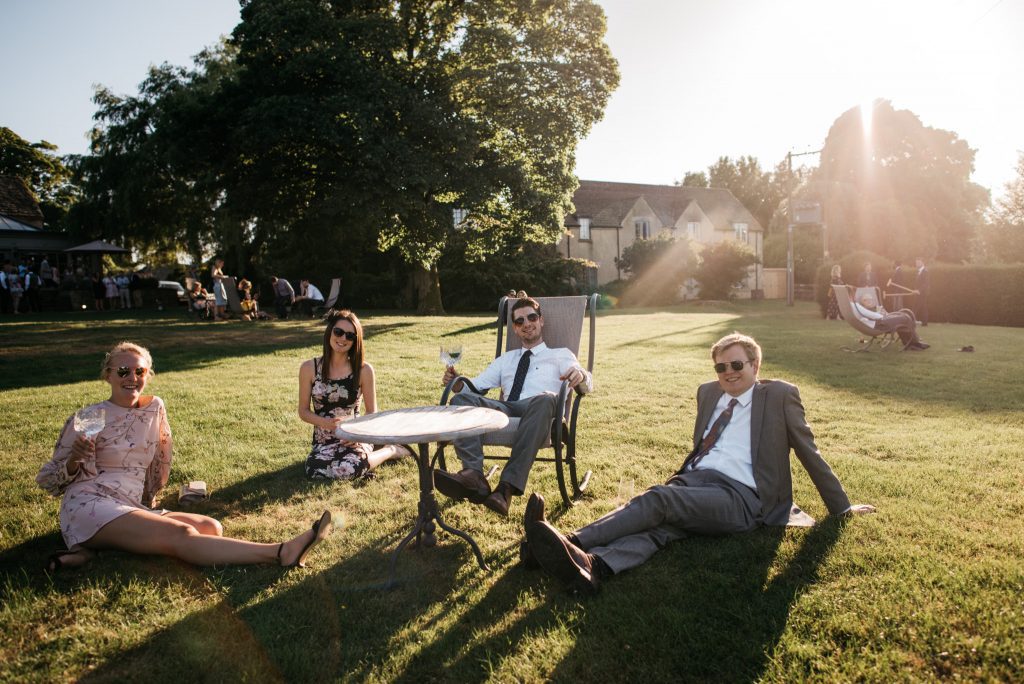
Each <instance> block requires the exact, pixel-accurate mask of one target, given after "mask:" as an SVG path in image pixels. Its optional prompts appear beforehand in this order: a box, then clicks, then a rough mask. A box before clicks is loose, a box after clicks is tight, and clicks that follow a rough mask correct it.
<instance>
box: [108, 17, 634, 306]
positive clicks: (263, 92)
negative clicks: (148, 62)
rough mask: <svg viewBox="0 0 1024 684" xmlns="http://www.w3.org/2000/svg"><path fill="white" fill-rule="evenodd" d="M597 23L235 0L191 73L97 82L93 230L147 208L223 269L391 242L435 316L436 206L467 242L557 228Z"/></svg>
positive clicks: (605, 66)
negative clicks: (238, 7) (219, 35)
mask: <svg viewBox="0 0 1024 684" xmlns="http://www.w3.org/2000/svg"><path fill="white" fill-rule="evenodd" d="M604 32H605V21H604V15H603V13H602V12H601V9H600V7H599V6H597V5H596V4H595V3H593V2H590V1H589V0H551V1H549V2H545V3H542V4H539V5H537V6H535V7H530V8H526V7H524V6H523V5H522V4H521V3H520V2H518V0H501V1H498V2H485V3H481V2H468V3H441V2H408V3H370V4H365V3H364V4H356V5H352V4H346V3H324V2H320V0H291V1H290V2H279V1H277V0H250V1H247V2H244V3H243V7H242V21H241V23H240V24H239V25H238V26H237V27H236V28H235V31H234V33H233V35H232V38H231V40H230V43H229V45H228V46H226V47H224V48H222V49H221V50H219V51H217V52H212V53H208V54H205V55H201V56H200V58H199V59H197V68H196V69H195V70H192V71H187V70H182V69H175V68H173V67H169V66H166V65H165V66H164V67H161V68H159V69H154V70H153V71H152V72H151V75H150V78H149V79H147V81H146V82H145V83H144V84H143V87H142V88H141V89H140V95H139V97H138V98H123V99H122V98H115V97H112V96H110V95H109V93H106V92H103V91H101V92H100V93H98V95H97V103H98V104H100V105H101V111H100V113H99V119H100V121H101V127H100V129H99V130H98V132H97V145H98V149H97V154H101V155H102V156H103V158H104V160H105V162H107V163H104V164H102V165H101V166H100V168H99V169H98V170H97V171H96V173H95V174H94V175H95V176H96V178H97V184H96V186H95V191H94V192H93V193H92V195H93V197H94V198H95V199H96V203H97V204H98V205H99V207H98V208H99V210H101V211H105V212H106V213H107V214H109V215H110V216H111V220H110V221H109V225H114V224H115V221H114V220H113V218H114V217H115V216H116V215H118V214H121V213H128V214H130V215H131V217H132V219H133V220H135V221H140V222H152V221H154V220H156V221H158V222H159V224H160V228H159V229H158V230H157V231H155V234H156V235H161V236H176V237H177V238H179V239H181V240H182V241H184V242H187V243H188V244H189V245H193V244H196V243H202V244H213V245H215V246H216V247H217V248H218V250H219V251H222V252H225V253H227V254H228V255H229V256H228V263H229V266H230V265H231V263H232V258H231V255H232V254H234V255H236V258H235V259H234V261H235V262H236V263H237V264H238V269H239V270H243V266H244V265H245V264H247V263H248V262H249V261H250V260H253V259H258V260H260V261H262V262H264V263H269V264H271V265H272V267H273V266H274V265H275V262H276V261H277V260H278V259H284V255H288V256H287V258H288V260H301V261H303V262H304V263H305V264H306V267H307V268H309V269H312V270H314V271H318V270H323V268H324V267H325V266H326V264H325V259H329V258H330V256H329V251H330V250H325V249H324V245H325V244H326V245H338V244H344V245H345V246H346V248H347V249H349V250H351V251H352V252H355V253H356V258H358V257H359V256H360V255H362V254H365V253H366V252H367V251H369V250H374V249H378V248H379V249H380V250H382V251H386V250H394V251H396V252H397V253H400V254H401V255H402V256H403V257H404V259H405V260H406V261H407V262H408V263H409V264H410V265H411V268H410V269H407V270H408V272H409V273H410V275H411V276H412V280H413V281H414V283H413V287H414V289H415V290H416V291H418V292H419V295H420V298H421V301H420V307H421V310H424V311H425V310H427V309H428V308H429V309H430V310H437V309H438V307H439V306H440V299H439V295H438V291H437V286H438V271H437V267H436V264H437V263H438V260H439V258H440V256H441V255H442V254H443V253H444V250H445V249H446V246H447V244H448V240H449V238H450V236H451V233H452V211H453V209H464V210H467V211H469V212H470V218H469V220H468V223H469V224H472V225H474V226H475V227H476V228H475V234H476V235H478V236H480V237H481V241H480V244H479V245H478V246H477V248H476V249H477V250H478V251H480V252H486V251H487V246H488V243H490V242H491V241H492V237H491V234H492V233H496V232H497V233H503V234H505V238H506V240H505V241H506V242H507V240H508V239H514V240H515V241H516V242H518V243H519V244H522V243H524V242H553V241H554V239H555V237H556V236H557V234H558V233H559V231H560V230H561V226H562V223H563V215H564V212H565V211H566V210H567V209H568V207H569V202H570V199H571V195H572V191H573V190H574V188H575V187H576V178H575V176H574V175H573V166H574V151H575V148H576V144H577V143H578V142H579V140H580V139H582V137H583V136H585V135H586V134H587V132H588V131H589V130H590V128H591V127H592V126H593V124H594V123H595V122H596V121H597V120H598V119H599V118H600V117H601V115H602V112H603V110H604V107H605V105H606V104H607V101H608V97H609V96H610V94H611V92H612V91H613V90H614V89H615V87H616V86H617V84H618V73H617V67H616V63H615V60H614V59H613V58H612V56H611V53H610V52H609V50H608V47H607V45H605V43H604V41H603V37H604ZM162 141H174V142H175V145H165V144H163V142H162ZM104 185H107V186H108V187H109V186H110V185H114V186H127V188H128V189H129V190H134V189H136V188H137V189H138V191H137V192H129V193H128V195H127V197H129V198H132V197H136V198H138V203H137V204H138V205H139V207H141V208H144V209H146V210H145V211H137V208H133V207H131V206H125V205H124V201H123V200H122V199H121V198H123V197H125V196H126V195H125V194H124V193H114V194H113V197H114V200H113V201H114V202H115V203H121V206H105V205H104V204H103V201H102V200H103V198H104V197H107V196H108V195H104V194H103V193H102V192H101V190H102V189H103V186H104ZM179 197H180V198H182V199H181V200H180V199H178V198H179ZM162 200H166V202H167V203H166V204H165V203H162ZM182 200H184V201H182ZM192 200H194V201H195V203H196V205H197V207H196V208H197V209H198V210H199V211H197V212H193V211H192V207H190V206H189V204H188V203H189V202H190V201H192ZM133 230H134V229H133ZM203 238H207V239H205V240H204V239H203Z"/></svg>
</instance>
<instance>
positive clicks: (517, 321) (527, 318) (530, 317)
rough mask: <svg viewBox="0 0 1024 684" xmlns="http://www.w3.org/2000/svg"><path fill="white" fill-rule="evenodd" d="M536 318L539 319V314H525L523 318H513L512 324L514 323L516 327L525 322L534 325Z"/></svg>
mask: <svg viewBox="0 0 1024 684" xmlns="http://www.w3.org/2000/svg"><path fill="white" fill-rule="evenodd" d="M538 318H540V314H539V313H532V314H526V316H525V317H524V316H520V317H519V318H513V319H512V322H513V323H515V324H516V325H522V324H523V323H525V322H526V321H530V322H531V323H536V322H537V319H538Z"/></svg>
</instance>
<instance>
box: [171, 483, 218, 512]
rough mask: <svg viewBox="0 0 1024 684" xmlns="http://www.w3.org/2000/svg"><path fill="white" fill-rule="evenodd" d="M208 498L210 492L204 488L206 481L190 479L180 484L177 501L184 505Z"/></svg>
mask: <svg viewBox="0 0 1024 684" xmlns="http://www.w3.org/2000/svg"><path fill="white" fill-rule="evenodd" d="M209 498H210V492H209V491H208V490H207V489H206V483H205V482H203V481H202V480H192V481H191V482H188V483H186V484H183V485H181V491H180V492H178V503H180V504H183V505H186V506H188V505H191V504H195V503H199V502H200V501H206V500H207V499H209Z"/></svg>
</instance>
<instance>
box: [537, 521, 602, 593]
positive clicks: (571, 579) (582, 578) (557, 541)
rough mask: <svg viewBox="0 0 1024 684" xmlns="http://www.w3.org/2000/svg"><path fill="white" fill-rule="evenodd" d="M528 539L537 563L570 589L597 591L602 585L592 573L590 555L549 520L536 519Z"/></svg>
mask: <svg viewBox="0 0 1024 684" xmlns="http://www.w3.org/2000/svg"><path fill="white" fill-rule="evenodd" d="M527 541H528V542H529V544H530V550H531V551H532V552H533V555H534V557H535V558H536V559H537V562H538V563H540V566H541V567H542V568H544V569H545V570H546V571H547V572H548V573H549V574H551V575H552V576H554V577H555V578H556V579H558V580H559V581H560V582H562V583H563V584H565V586H566V587H567V588H568V589H569V590H570V591H574V592H582V593H585V594H596V593H597V591H598V589H600V588H601V580H600V578H599V577H598V576H597V573H595V572H594V559H593V557H592V556H591V555H590V554H589V553H587V552H586V551H584V550H583V549H581V548H579V547H578V546H576V545H575V544H573V543H572V542H570V541H569V540H568V539H567V538H566V537H565V535H563V534H562V533H560V532H559V531H558V530H556V529H555V528H554V527H552V526H551V525H550V524H549V523H548V522H546V521H544V520H540V521H538V522H535V523H534V524H533V528H532V531H531V532H530V533H528V534H527Z"/></svg>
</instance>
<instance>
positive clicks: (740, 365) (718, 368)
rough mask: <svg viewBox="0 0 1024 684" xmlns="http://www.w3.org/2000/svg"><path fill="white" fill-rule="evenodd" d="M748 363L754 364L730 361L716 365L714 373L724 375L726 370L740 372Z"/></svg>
mask: <svg viewBox="0 0 1024 684" xmlns="http://www.w3.org/2000/svg"><path fill="white" fill-rule="evenodd" d="M748 363H754V362H753V361H730V362H729V363H716V364H715V372H716V373H724V372H725V369H726V368H732V369H733V370H734V371H741V370H743V367H744V366H745V365H747V364H748Z"/></svg>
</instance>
